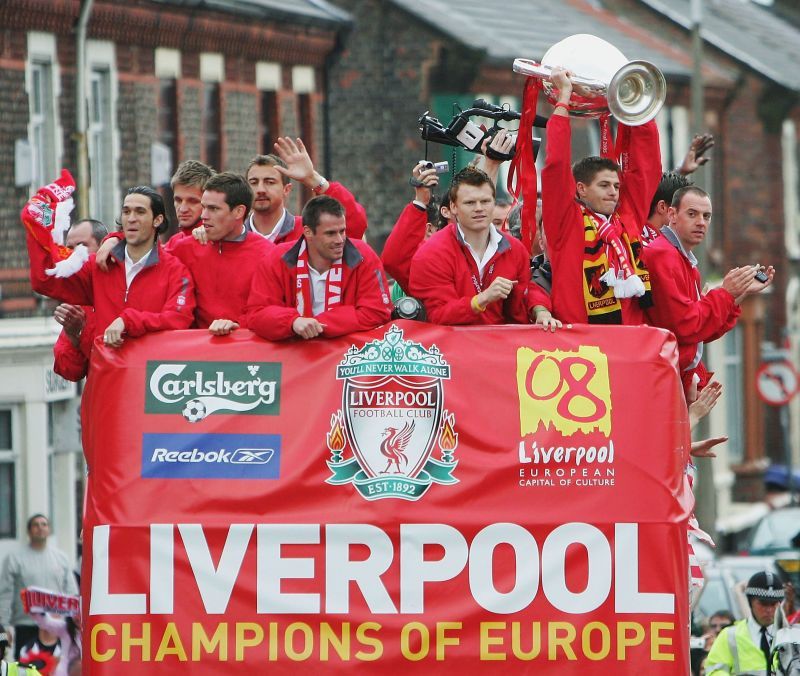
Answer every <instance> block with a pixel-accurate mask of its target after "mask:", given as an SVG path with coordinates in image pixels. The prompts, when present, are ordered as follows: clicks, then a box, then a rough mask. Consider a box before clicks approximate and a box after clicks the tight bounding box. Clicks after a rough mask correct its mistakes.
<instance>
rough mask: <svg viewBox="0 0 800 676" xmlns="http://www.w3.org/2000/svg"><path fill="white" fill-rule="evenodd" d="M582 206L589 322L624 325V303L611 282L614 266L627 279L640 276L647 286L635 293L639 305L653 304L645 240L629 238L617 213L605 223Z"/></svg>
mask: <svg viewBox="0 0 800 676" xmlns="http://www.w3.org/2000/svg"><path fill="white" fill-rule="evenodd" d="M580 206H581V212H582V213H583V241H584V249H583V299H584V304H585V305H586V314H587V316H588V318H589V319H588V321H589V323H590V324H621V323H622V304H621V303H620V299H619V298H618V297H617V295H616V294H615V293H614V287H613V286H610V285H609V284H608V280H609V277H608V272H609V270H610V269H613V270H615V271H617V272H620V271H621V272H622V276H623V278H624V279H630V278H631V277H633V276H635V277H638V279H639V280H641V285H642V286H643V288H644V291H643V292H641V293H638V292H636V293H635V294H634V295H636V296H637V297H638V298H637V299H638V302H639V305H640V306H641V307H642V308H647V307H650V305H652V304H653V300H652V296H651V293H650V273H649V272H648V271H647V268H646V267H645V266H644V263H642V261H641V258H640V254H641V249H642V245H641V242H640V241H639V240H638V239H634V240H630V239H629V238H628V234H627V232H626V231H625V228H624V227H623V225H622V223H621V222H620V220H619V216H618V215H617V214H616V213H614V214H613V215H612V216H611V218H610V219H609V221H608V223H602V222H601V221H600V219H598V218H597V216H596V215H595V214H594V213H593V212H592V211H591V210H590V209H587V208H586V207H585V206H584V205H582V204H581V205H580ZM637 286H638V283H637ZM622 297H625V296H624V295H623V296H622Z"/></svg>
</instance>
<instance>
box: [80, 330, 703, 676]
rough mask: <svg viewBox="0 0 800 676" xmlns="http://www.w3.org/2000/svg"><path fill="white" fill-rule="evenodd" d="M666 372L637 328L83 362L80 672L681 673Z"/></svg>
mask: <svg viewBox="0 0 800 676" xmlns="http://www.w3.org/2000/svg"><path fill="white" fill-rule="evenodd" d="M675 364H676V351H675V343H674V340H673V339H672V337H671V335H670V334H668V333H667V332H664V331H660V330H656V329H648V328H631V327H604V328H601V329H592V328H590V327H578V328H575V329H572V330H562V331H558V332H557V333H555V334H549V333H544V332H542V331H540V330H538V329H535V328H533V327H512V326H508V327H482V328H450V327H436V326H430V325H427V324H420V323H414V322H398V323H397V324H396V325H389V326H385V327H382V328H380V329H376V330H375V331H372V332H368V333H359V334H354V335H351V336H349V337H346V338H341V339H332V340H314V341H308V342H300V341H289V342H284V343H276V344H271V343H266V342H264V341H262V340H259V339H257V338H254V337H253V336H252V335H251V334H250V333H249V332H246V331H237V332H235V334H233V336H231V337H226V338H213V337H210V336H209V335H208V334H207V333H206V332H202V331H176V332H168V333H162V334H155V335H150V336H146V337H144V338H141V339H137V340H130V341H128V342H126V344H125V346H124V347H123V348H122V349H120V350H113V349H108V348H104V347H103V346H96V356H95V357H94V360H93V363H92V371H91V374H90V386H89V388H88V389H87V392H86V393H85V395H84V406H83V414H84V430H85V445H86V452H87V458H88V460H89V464H90V474H89V490H88V503H87V514H86V522H85V528H84V552H85V559H84V562H85V564H84V576H83V584H84V589H83V594H84V604H83V609H84V638H83V645H84V665H86V666H88V667H89V668H90V669H91V671H90V673H91V674H114V675H115V676H117V675H124V674H134V673H136V674H138V673H140V671H141V669H142V666H141V664H142V662H147V663H148V666H147V667H146V668H147V670H148V673H154V674H173V673H177V670H178V669H187V668H188V669H190V673H192V674H220V673H224V672H223V671H221V669H223V668H225V667H226V666H227V668H235V667H236V666H238V665H240V664H243V665H245V667H246V668H248V669H250V672H251V673H266V672H267V671H269V673H287V674H288V673H297V670H298V669H300V670H304V669H313V670H315V671H324V672H326V673H328V672H329V673H338V672H343V671H345V670H348V669H351V668H353V667H355V666H358V668H359V669H361V670H366V671H363V672H361V673H375V674H378V673H380V674H386V673H394V672H395V671H396V670H400V669H402V670H404V671H406V672H415V673H425V674H431V673H436V674H438V673H441V674H452V673H456V671H457V672H458V673H461V674H466V673H477V672H478V670H479V669H481V668H483V667H484V666H485V665H487V664H488V665H490V666H491V665H492V664H493V663H501V664H502V668H503V669H504V671H506V672H510V673H543V670H545V671H546V670H548V669H550V670H553V671H554V670H555V669H556V668H557V669H558V670H559V673H563V674H581V675H585V674H607V673H620V672H619V669H620V667H621V664H622V663H623V662H624V664H625V667H624V669H625V673H634V672H635V671H636V670H637V669H641V670H642V673H648V674H676V673H685V671H686V666H685V665H687V664H688V628H687V627H688V609H687V599H688V589H687V554H686V521H687V519H688V515H689V512H690V509H691V500H692V498H691V493H690V492H689V491H688V490H687V489H686V484H685V481H684V467H685V464H686V459H687V457H688V442H689V437H688V427H687V421H686V409H685V405H684V403H683V398H682V390H681V384H680V379H679V377H678V374H677V371H676V368H675ZM609 668H610V669H611V672H609ZM547 673H549V672H547Z"/></svg>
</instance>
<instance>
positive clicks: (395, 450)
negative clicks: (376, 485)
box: [380, 421, 414, 474]
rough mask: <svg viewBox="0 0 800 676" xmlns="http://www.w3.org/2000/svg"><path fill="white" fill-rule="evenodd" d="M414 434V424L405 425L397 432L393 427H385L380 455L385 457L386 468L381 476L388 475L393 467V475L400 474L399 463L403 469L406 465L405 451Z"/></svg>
mask: <svg viewBox="0 0 800 676" xmlns="http://www.w3.org/2000/svg"><path fill="white" fill-rule="evenodd" d="M413 433H414V422H413V421H412V422H411V423H406V424H405V425H403V428H402V429H401V430H400V431H398V430H397V428H395V427H387V428H386V429H385V430H383V434H384V439H383V441H382V442H381V448H380V450H381V453H382V454H383V455H384V456H386V458H387V459H388V462H387V463H386V468H385V469H384V470H383V471H382V472H381V474H388V473H389V471H390V470H391V467H392V465H394V467H395V469H394V472H393V473H394V474H401V473H402V470H401V469H400V463H402V464H403V467H405V466H406V465H407V464H408V458H407V457H406V454H405V450H406V446H408V442H409V440H410V439H411V435H412V434H413Z"/></svg>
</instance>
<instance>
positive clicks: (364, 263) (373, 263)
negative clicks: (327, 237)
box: [246, 238, 392, 340]
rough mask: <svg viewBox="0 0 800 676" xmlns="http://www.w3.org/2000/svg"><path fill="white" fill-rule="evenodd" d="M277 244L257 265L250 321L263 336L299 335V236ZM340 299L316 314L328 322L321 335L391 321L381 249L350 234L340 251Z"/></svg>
mask: <svg viewBox="0 0 800 676" xmlns="http://www.w3.org/2000/svg"><path fill="white" fill-rule="evenodd" d="M302 241H303V240H302V239H301V240H298V241H297V242H285V243H284V244H280V245H278V246H277V247H276V248H275V250H274V251H273V252H272V253H270V255H269V256H268V258H267V259H266V260H264V261H263V262H262V263H261V265H259V267H258V270H256V274H255V277H254V278H253V288H252V290H251V291H250V298H249V299H248V301H247V309H246V315H247V316H246V322H247V327H248V328H249V329H250V330H251V331H253V332H254V333H256V334H258V335H259V336H261V337H262V338H266V339H268V340H283V339H285V338H290V337H292V336H294V335H295V333H294V331H293V330H292V322H294V320H295V319H297V318H298V317H299V316H300V313H299V312H298V311H297V288H298V287H297V258H298V256H299V253H300V242H302ZM342 263H343V264H344V265H343V271H342V300H341V302H340V303H339V304H338V305H337V306H336V307H334V308H332V309H330V310H327V311H325V312H322V313H321V314H319V315H317V316H316V319H317V320H319V322H320V323H322V324H325V332H324V334H323V335H325V336H328V337H331V338H332V337H335V336H343V335H345V334H348V333H352V332H353V331H363V330H366V329H372V328H375V327H376V326H380V325H381V324H384V323H386V322H387V321H389V318H390V316H391V313H392V306H391V301H390V300H389V285H388V282H387V281H386V274H385V273H384V271H383V267H382V266H381V262H380V260H379V259H378V256H377V254H376V253H375V252H374V251H373V250H372V249H370V247H369V245H367V244H366V243H365V242H363V241H361V240H358V239H355V240H351V239H349V238H348V239H347V241H346V242H345V245H344V254H343V256H342Z"/></svg>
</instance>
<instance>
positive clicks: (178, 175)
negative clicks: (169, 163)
mask: <svg viewBox="0 0 800 676" xmlns="http://www.w3.org/2000/svg"><path fill="white" fill-rule="evenodd" d="M215 173H216V172H215V171H214V170H213V169H212V168H211V167H209V166H208V165H207V164H203V163H202V162H198V161H197V160H186V161H185V162H181V163H180V164H179V165H178V168H177V169H176V170H175V173H174V174H173V176H172V179H171V180H170V182H169V185H170V187H171V188H172V189H173V190H174V189H175V186H176V185H185V186H188V187H190V188H191V187H198V188H200V190H204V189H205V187H206V181H208V179H209V178H211V177H212V176H213V175H214V174H215Z"/></svg>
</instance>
